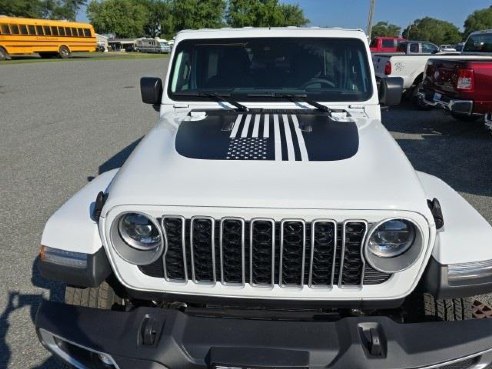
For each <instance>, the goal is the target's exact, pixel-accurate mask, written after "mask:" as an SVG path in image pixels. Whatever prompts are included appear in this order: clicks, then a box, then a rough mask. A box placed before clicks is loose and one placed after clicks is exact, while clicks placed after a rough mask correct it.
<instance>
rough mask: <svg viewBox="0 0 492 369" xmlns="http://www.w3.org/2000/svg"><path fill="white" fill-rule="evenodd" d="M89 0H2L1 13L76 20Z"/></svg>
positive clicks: (0, 0) (0, 1)
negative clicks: (79, 11)
mask: <svg viewBox="0 0 492 369" xmlns="http://www.w3.org/2000/svg"><path fill="white" fill-rule="evenodd" d="M86 3H87V0H0V14H4V15H10V16H13V17H27V18H50V19H67V20H75V16H76V15H77V11H78V10H79V9H80V7H81V6H82V5H85V4H86Z"/></svg>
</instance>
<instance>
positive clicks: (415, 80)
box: [372, 42, 483, 108]
mask: <svg viewBox="0 0 492 369" xmlns="http://www.w3.org/2000/svg"><path fill="white" fill-rule="evenodd" d="M412 44H413V42H404V43H402V44H401V45H400V50H406V49H407V50H408V49H410V48H412V47H413V49H414V50H420V51H422V50H424V49H425V50H427V51H431V50H432V51H436V50H438V47H437V46H435V45H434V44H430V46H425V47H424V44H423V43H418V45H417V44H414V46H412ZM432 45H433V46H432ZM479 54H483V53H479V52H475V53H466V55H462V54H460V53H458V52H449V53H444V52H439V53H434V54H431V53H427V54H412V53H410V54H403V53H400V54H398V53H397V54H386V55H385V54H373V56H372V62H373V64H374V70H375V73H376V78H383V77H386V76H390V77H401V78H403V90H404V93H405V95H406V97H408V98H409V99H411V100H413V101H414V102H415V104H416V105H417V106H418V107H420V108H426V107H428V105H426V104H423V103H422V100H421V98H419V95H418V93H419V90H420V89H421V88H422V81H423V78H424V71H425V66H426V64H427V61H428V60H429V59H430V58H433V59H444V58H445V59H449V60H451V59H466V58H477V57H481V56H479Z"/></svg>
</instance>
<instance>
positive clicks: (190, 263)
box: [138, 215, 391, 288]
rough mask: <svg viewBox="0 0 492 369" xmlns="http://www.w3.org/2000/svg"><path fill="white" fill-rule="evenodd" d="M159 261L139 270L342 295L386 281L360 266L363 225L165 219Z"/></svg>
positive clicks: (350, 222) (172, 278)
mask: <svg viewBox="0 0 492 369" xmlns="http://www.w3.org/2000/svg"><path fill="white" fill-rule="evenodd" d="M160 224H161V226H162V231H163V235H164V242H165V243H166V244H165V247H164V250H165V252H164V254H163V256H162V257H161V258H159V259H158V260H157V261H155V262H154V263H152V264H149V265H143V266H139V267H138V268H139V269H140V271H141V272H142V273H144V274H145V275H148V276H150V277H155V278H164V279H165V280H167V281H171V282H187V281H188V280H192V281H193V282H195V283H198V284H213V283H217V282H219V283H222V284H224V285H244V284H246V283H249V284H250V285H252V286H254V287H269V286H270V287H273V286H274V285H280V286H281V287H297V288H300V287H309V288H331V287H333V286H338V287H341V288H350V287H362V286H364V285H377V284H381V283H384V282H386V281H387V280H388V279H389V278H390V277H391V274H386V273H382V272H379V271H377V270H375V269H374V268H372V267H371V266H370V265H369V264H368V263H366V262H365V260H364V255H363V252H362V246H363V243H364V240H365V237H366V235H367V232H368V228H369V224H368V223H367V222H365V221H363V220H347V221H345V222H336V221H334V220H331V219H315V220H313V221H311V222H307V221H304V220H302V219H284V220H282V221H280V222H279V221H274V220H273V219H271V218H253V219H250V220H245V219H242V218H237V217H225V218H222V219H214V218H212V217H208V216H195V217H192V218H191V219H186V218H184V217H182V216H172V215H166V216H163V217H162V218H161V220H160Z"/></svg>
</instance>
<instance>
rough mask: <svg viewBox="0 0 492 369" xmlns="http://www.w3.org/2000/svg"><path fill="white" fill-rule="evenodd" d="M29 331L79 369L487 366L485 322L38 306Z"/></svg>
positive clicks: (491, 354)
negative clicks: (254, 317) (240, 316)
mask: <svg viewBox="0 0 492 369" xmlns="http://www.w3.org/2000/svg"><path fill="white" fill-rule="evenodd" d="M36 328H37V331H38V335H39V337H40V339H41V341H42V342H43V344H44V345H45V346H46V347H47V348H49V349H51V350H52V351H53V352H55V353H57V354H59V355H61V356H63V352H62V353H61V354H60V351H63V350H65V351H66V352H69V353H70V355H72V357H71V359H73V360H72V364H75V365H76V366H77V365H78V364H80V365H78V366H79V367H80V368H84V367H105V368H119V369H130V368H132V369H137V368H149V369H150V368H153V369H159V368H160V369H163V368H170V369H174V368H205V367H210V368H218V367H226V368H230V367H234V368H237V369H239V368H260V367H263V368H282V367H283V368H287V367H289V368H308V367H309V368H334V369H335V368H340V369H341V368H344V369H347V368H350V369H352V368H354V369H355V368H377V369H385V368H388V369H389V368H391V369H398V368H446V369H448V368H453V369H460V368H463V369H465V368H481V369H483V368H491V367H492V366H490V365H491V363H492V319H490V320H469V321H461V322H428V323H418V324H398V323H395V322H394V321H392V320H390V319H389V318H386V317H365V318H344V319H341V320H338V321H336V322H328V321H271V320H268V321H266V320H246V319H236V318H234V319H233V318H230V319H226V318H222V319H221V318H211V317H203V316H201V317H200V316H192V315H189V314H186V313H182V312H180V311H177V310H166V309H158V308H138V309H136V310H134V311H132V312H116V311H104V310H97V309H91V308H84V307H76V306H69V305H64V304H59V303H54V302H46V301H45V302H43V303H42V304H41V306H40V308H39V310H38V314H37V318H36ZM54 337H56V338H54ZM84 350H86V351H84ZM87 350H89V351H87ZM84 352H85V356H84V358H85V359H87V358H88V359H87V360H89V361H90V360H101V355H102V358H103V359H104V362H106V363H108V365H106V366H101V362H99V363H92V364H93V365H92V364H91V363H90V362H88V363H87V364H84V360H85V359H84V358H83V359H81V360H78V358H77V355H79V356H81V355H82V356H83V355H84ZM87 353H89V354H87ZM77 360H78V361H77ZM87 360H86V361H87ZM77 363H78V364H77Z"/></svg>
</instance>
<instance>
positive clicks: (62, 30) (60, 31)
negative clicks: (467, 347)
mask: <svg viewBox="0 0 492 369" xmlns="http://www.w3.org/2000/svg"><path fill="white" fill-rule="evenodd" d="M58 32H59V33H60V36H65V28H63V27H58Z"/></svg>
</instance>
